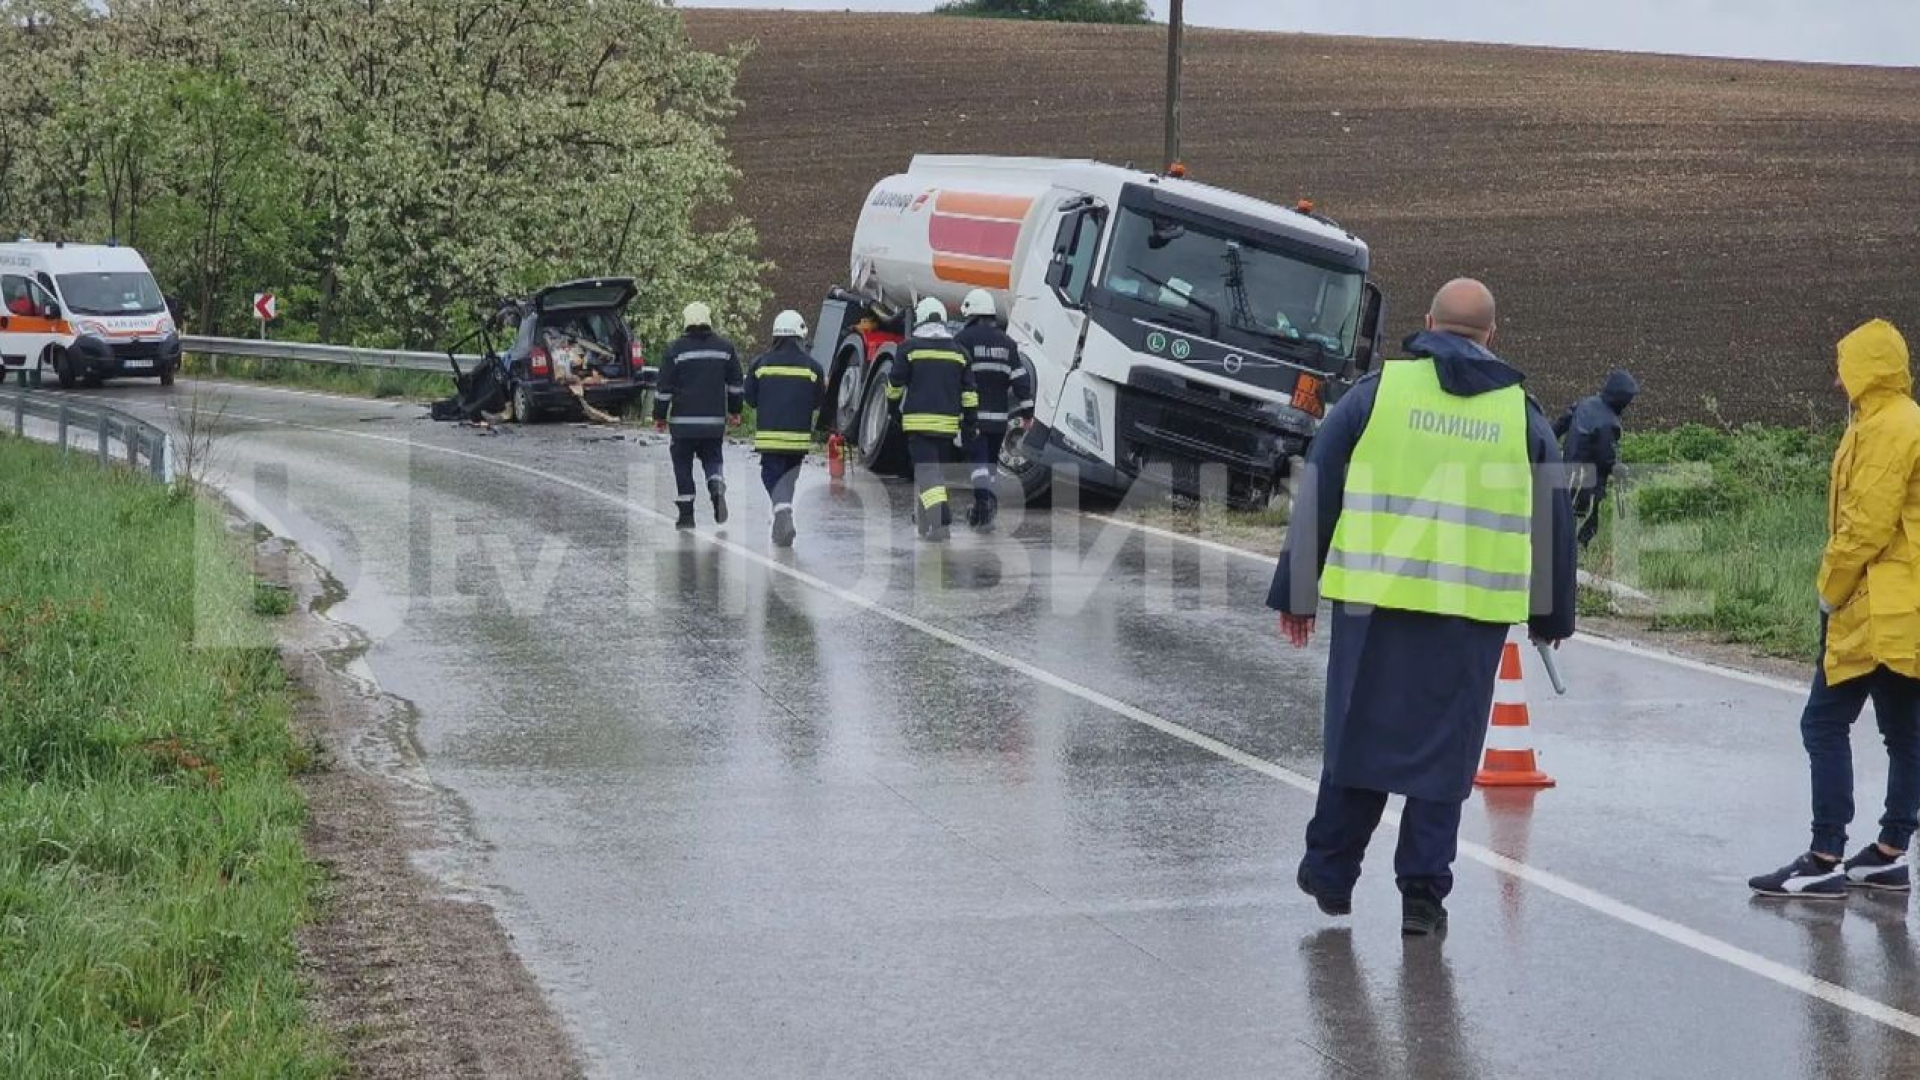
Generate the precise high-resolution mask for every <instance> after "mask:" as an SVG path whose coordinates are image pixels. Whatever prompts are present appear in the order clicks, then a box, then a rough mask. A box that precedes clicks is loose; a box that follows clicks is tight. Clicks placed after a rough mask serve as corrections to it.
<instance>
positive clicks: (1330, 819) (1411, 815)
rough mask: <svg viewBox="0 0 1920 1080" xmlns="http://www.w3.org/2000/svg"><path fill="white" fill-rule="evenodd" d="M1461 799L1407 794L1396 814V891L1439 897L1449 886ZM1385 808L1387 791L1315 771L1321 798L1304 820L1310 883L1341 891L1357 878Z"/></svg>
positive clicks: (1347, 889)
mask: <svg viewBox="0 0 1920 1080" xmlns="http://www.w3.org/2000/svg"><path fill="white" fill-rule="evenodd" d="M1462 805H1464V804H1463V803H1461V802H1434V801H1431V800H1428V799H1415V798H1408V799H1407V806H1406V809H1405V811H1404V812H1403V813H1402V814H1401V816H1400V844H1399V846H1398V847H1397V848H1395V849H1394V852H1393V872H1394V876H1395V878H1396V879H1397V880H1398V881H1399V884H1400V891H1401V892H1406V891H1407V889H1408V887H1409V886H1417V887H1422V888H1426V889H1431V890H1432V891H1433V892H1434V893H1435V894H1436V895H1438V896H1440V897H1442V898H1444V897H1445V896H1446V895H1447V894H1448V893H1450V892H1452V891H1453V860H1454V856H1455V855H1457V854H1458V853H1459V848H1460V808H1461V806H1462ZM1386 809H1387V793H1386V792H1384V791H1368V790H1366V789H1365V788H1350V787H1341V786H1340V785H1338V784H1336V783H1334V782H1333V781H1331V780H1329V779H1328V778H1327V776H1326V775H1325V774H1322V775H1321V777H1320V798H1319V802H1318V803H1317V804H1316V805H1315V806H1314V809H1313V820H1312V821H1310V822H1308V823H1307V859H1306V865H1307V876H1308V877H1309V878H1311V879H1312V880H1313V884H1314V886H1315V888H1318V889H1321V890H1324V891H1326V892H1330V893H1335V894H1340V895H1345V894H1347V893H1350V892H1352V891H1353V884H1354V882H1356V881H1358V880H1360V861H1361V860H1362V859H1364V858H1365V857H1366V854H1367V841H1369V840H1371V839H1373V831H1374V829H1376V828H1378V827H1379V825H1380V816H1381V814H1383V813H1384V812H1385V811H1386Z"/></svg>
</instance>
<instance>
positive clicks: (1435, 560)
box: [1267, 278, 1575, 935]
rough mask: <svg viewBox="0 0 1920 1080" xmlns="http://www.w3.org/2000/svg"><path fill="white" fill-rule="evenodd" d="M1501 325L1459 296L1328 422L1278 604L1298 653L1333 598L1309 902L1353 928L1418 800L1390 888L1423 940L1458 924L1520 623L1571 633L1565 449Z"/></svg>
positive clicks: (1301, 877) (1480, 300) (1305, 489)
mask: <svg viewBox="0 0 1920 1080" xmlns="http://www.w3.org/2000/svg"><path fill="white" fill-rule="evenodd" d="M1494 329H1495V325H1494V302H1493V294H1492V293H1490V292H1488V291H1487V287H1486V286H1484V285H1482V284H1480V283H1479V282H1477V281H1473V280H1470V279H1465V278H1462V279H1460V280H1457V281H1452V282H1449V283H1448V284H1447V285H1446V286H1445V287H1444V288H1442V289H1441V290H1440V292H1439V294H1438V295H1436V296H1435V297H1434V300H1433V306H1432V308H1431V309H1430V310H1429V312H1428V315H1427V329H1426V330H1425V331H1424V332H1422V333H1418V334H1415V335H1413V336H1412V337H1410V338H1408V339H1407V341H1406V349H1407V351H1408V352H1409V353H1410V354H1411V356H1412V359H1409V360H1394V361H1389V362H1388V363H1387V364H1385V365H1383V366H1382V368H1381V370H1380V372H1379V373H1378V374H1377V375H1373V376H1369V377H1368V378H1366V379H1364V380H1362V381H1361V382H1360V383H1358V384H1356V385H1355V386H1354V388H1353V389H1352V390H1351V391H1349V392H1348V393H1347V395H1346V396H1345V397H1343V398H1341V399H1340V403H1339V404H1338V405H1337V406H1335V407H1334V408H1333V410H1332V411H1331V412H1329V413H1328V415H1327V418H1326V422H1325V423H1324V424H1323V425H1322V426H1321V429H1320V432H1319V434H1318V435H1317V436H1316V437H1315V438H1314V440H1313V448H1312V450H1311V451H1310V452H1309V456H1308V459H1307V467H1306V469H1305V470H1303V474H1302V476H1301V478H1300V486H1299V488H1298V489H1297V490H1296V492H1295V504H1294V514H1293V521H1294V528H1293V529H1291V530H1289V532H1288V534H1287V542H1286V549H1285V550H1284V551H1283V552H1282V553H1281V556H1280V564H1279V566H1278V568H1277V569H1276V570H1275V573H1274V577H1273V587H1272V590H1271V591H1270V592H1269V593H1268V596H1267V604H1268V605H1269V606H1270V607H1274V608H1277V609H1278V610H1279V611H1280V613H1281V615H1280V628H1281V631H1282V633H1283V634H1284V635H1285V636H1286V637H1287V639H1288V640H1289V641H1291V642H1292V643H1293V644H1294V645H1295V646H1304V645H1305V644H1306V643H1307V641H1308V639H1309V638H1310V637H1311V636H1312V633H1313V627H1314V618H1315V614H1316V612H1317V610H1318V605H1319V594H1320V593H1325V594H1326V595H1327V596H1328V597H1330V598H1331V599H1332V600H1333V644H1332V648H1331V650H1330V652H1329V655H1328V658H1327V691H1326V710H1327V711H1326V718H1325V762H1324V765H1323V768H1322V772H1321V780H1320V794H1319V802H1318V805H1317V806H1316V808H1315V810H1314V815H1313V820H1312V822H1311V823H1310V824H1308V826H1307V852H1306V857H1305V858H1304V859H1302V860H1301V863H1300V869H1299V873H1298V877H1297V880H1298V883H1299V885H1300V888H1301V889H1302V890H1303V891H1304V892H1306V893H1307V894H1309V895H1310V896H1312V897H1313V898H1314V899H1315V900H1316V901H1317V902H1318V903H1319V905H1320V910H1322V911H1323V912H1326V913H1327V914H1330V915H1344V914H1347V913H1348V912H1350V911H1351V910H1352V905H1353V885H1354V882H1355V881H1356V880H1357V879H1358V878H1359V876H1360V860H1361V857H1362V856H1363V855H1364V854H1365V853H1366V849H1367V841H1368V839H1369V838H1370V837H1371V836H1372V834H1373V831H1374V827H1375V826H1377V825H1378V824H1379V822H1380V816H1381V812H1382V811H1383V810H1384V809H1385V807H1386V803H1387V796H1388V794H1389V793H1398V794H1403V795H1405V796H1406V797H1407V802H1406V809H1405V812H1404V816H1403V817H1402V819H1401V825H1400V843H1399V848H1398V850H1397V851H1396V852H1395V854H1394V872H1395V875H1396V876H1397V878H1398V882H1399V886H1400V893H1401V930H1402V932H1403V933H1405V934H1408V935H1424V934H1430V933H1433V932H1434V931H1436V930H1437V929H1439V928H1440V926H1441V925H1442V924H1443V923H1444V922H1445V920H1446V907H1445V905H1444V904H1443V901H1444V900H1445V898H1446V896H1447V893H1448V892H1449V891H1450V890H1451V889H1452V887H1453V871H1452V865H1453V859H1454V855H1455V854H1456V849H1457V845H1458V838H1459V830H1460V809H1461V804H1462V803H1464V802H1465V800H1466V798H1467V795H1468V794H1469V793H1470V792H1471V791H1472V789H1473V775H1474V769H1475V766H1476V764H1477V763H1478V762H1479V760H1480V754H1481V750H1482V749H1483V747H1484V744H1485V741H1486V732H1487V716H1488V714H1489V712H1490V710H1491V707H1492V703H1493V687H1494V675H1495V672H1496V670H1497V668H1498V667H1499V662H1500V653H1501V650H1502V648H1503V646H1504V645H1505V642H1506V637H1507V629H1508V627H1509V626H1511V625H1513V624H1515V623H1520V622H1525V623H1527V624H1528V628H1529V631H1530V632H1531V634H1532V636H1533V638H1534V640H1536V641H1543V642H1553V643H1557V642H1559V641H1561V640H1562V639H1564V638H1567V637H1569V636H1571V635H1572V633H1573V616H1574V609H1573V603H1574V574H1575V559H1574V538H1573V511H1572V508H1571V506H1570V505H1569V502H1568V499H1567V493H1566V490H1565V484H1564V477H1562V476H1561V475H1560V469H1559V464H1560V452H1559V448H1558V447H1557V446H1556V445H1555V444H1554V438H1553V429H1552V428H1551V427H1550V426H1549V425H1548V423H1547V419H1546V417H1545V416H1544V415H1543V414H1542V413H1541V412H1540V410H1539V408H1538V407H1537V406H1536V405H1534V403H1533V402H1532V401H1531V400H1530V399H1529V398H1528V397H1527V396H1526V394H1525V392H1524V391H1522V390H1521V388H1520V380H1521V378H1522V376H1521V374H1520V372H1519V371H1517V370H1515V369H1514V368H1512V367H1510V366H1508V365H1507V364H1506V363H1505V362H1504V361H1502V360H1500V359H1499V358H1498V357H1496V356H1495V355H1494V354H1493V353H1492V352H1490V351H1488V348H1487V346H1488V345H1489V343H1491V342H1492V340H1493V335H1494ZM1541 534H1544V535H1541ZM1536 552H1537V553H1538V554H1539V557H1538V558H1537V559H1536V557H1535V554H1536ZM1316 580H1317V585H1318V588H1316Z"/></svg>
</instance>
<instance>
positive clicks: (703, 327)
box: [653, 303, 746, 529]
mask: <svg viewBox="0 0 1920 1080" xmlns="http://www.w3.org/2000/svg"><path fill="white" fill-rule="evenodd" d="M681 321H682V323H683V324H684V325H685V326H686V333H684V334H682V335H680V337H678V338H676V339H675V340H674V342H673V344H671V345H669V346H667V352H666V355H665V356H664V357H662V358H661V361H660V377H659V380H658V381H657V382H656V383H655V384H654V391H653V425H654V427H655V428H656V429H658V430H660V431H666V430H668V429H671V430H672V431H673V444H672V447H671V456H672V458H673V483H674V488H675V490H676V494H675V497H674V500H673V501H674V504H675V505H676V506H678V507H679V509H680V519H679V520H678V521H676V522H675V523H674V525H675V527H677V528H681V529H691V528H693V499H694V495H695V488H694V485H693V463H694V461H695V460H696V459H697V460H698V461H699V462H700V468H701V471H703V472H704V473H705V474H706V477H707V494H708V495H709V496H711V497H712V499H713V521H714V524H716V525H724V524H726V522H727V481H726V479H725V477H723V476H722V475H721V468H722V465H723V461H722V450H723V448H724V447H725V445H726V434H727V429H728V428H730V427H734V426H737V425H738V424H739V423H740V409H741V406H742V405H743V404H744V403H745V401H746V385H745V378H744V377H743V376H742V375H741V373H740V354H739V353H738V352H736V351H734V348H733V342H731V341H728V340H727V339H726V338H723V337H721V336H720V335H719V334H716V333H714V332H713V310H712V309H711V308H709V307H708V306H707V305H705V304H701V303H692V304H688V305H687V309H686V312H685V313H684V317H683V318H682V320H681Z"/></svg>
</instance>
